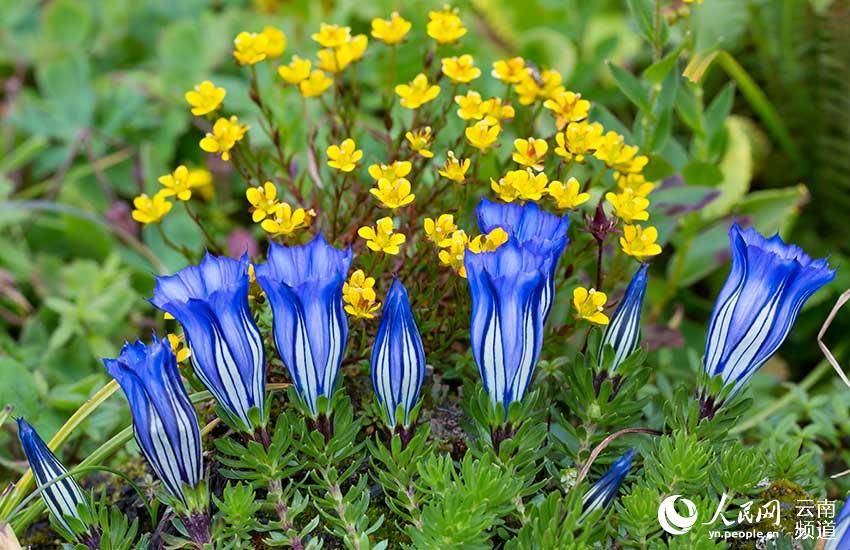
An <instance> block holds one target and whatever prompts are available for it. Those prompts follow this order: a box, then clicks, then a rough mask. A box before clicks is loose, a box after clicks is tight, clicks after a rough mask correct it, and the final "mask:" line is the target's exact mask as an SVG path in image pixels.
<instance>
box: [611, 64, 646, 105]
mask: <svg viewBox="0 0 850 550" xmlns="http://www.w3.org/2000/svg"><path fill="white" fill-rule="evenodd" d="M608 67H610V68H611V74H612V75H613V76H614V82H615V83H616V84H617V87H618V88H619V89H620V91H621V92H623V95H625V96H626V97H627V98H629V101H631V102H632V103H634V104H635V106H636V107H638V108H639V109H640V110H641V111H644V112H646V111H648V110H649V103H648V101H647V95H646V90H645V89H644V88H643V85H642V84H641V83H640V80H638V79H637V78H635V76H634V75H633V74H632V73H630V72H629V71H627V70H625V69H623V68H622V67H619V66H618V65H616V64H614V63H610V62H609V63H608Z"/></svg>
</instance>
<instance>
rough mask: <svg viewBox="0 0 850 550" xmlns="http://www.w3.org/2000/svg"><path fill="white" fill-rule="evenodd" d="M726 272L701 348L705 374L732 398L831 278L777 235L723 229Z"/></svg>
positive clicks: (822, 265)
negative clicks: (727, 245) (718, 379)
mask: <svg viewBox="0 0 850 550" xmlns="http://www.w3.org/2000/svg"><path fill="white" fill-rule="evenodd" d="M729 239H730V241H731V247H732V269H731V271H730V273H729V277H728V278H727V279H726V284H724V285H723V289H722V290H721V291H720V295H719V296H718V297H717V303H716V304H715V306H714V312H713V313H712V315H711V324H710V326H709V329H708V338H707V342H706V345H705V371H706V372H707V373H708V374H709V375H710V376H712V377H714V376H718V375H720V376H722V379H723V383H724V384H727V385H731V386H732V391H731V393H730V396H731V395H734V394H735V393H737V392H738V391H739V390H740V389H741V388H742V387H743V386H744V384H745V383H746V382H747V381H748V380H749V379H750V377H751V376H752V375H753V374H755V372H756V371H757V370H758V369H759V367H761V366H762V365H763V364H764V363H765V362H766V361H767V360H768V359H769V358H770V356H772V355H773V354H774V353H775V352H776V350H777V349H778V348H779V346H781V345H782V342H783V341H784V340H785V338H786V336H788V333H789V332H790V331H791V327H792V326H794V322H795V321H796V319H797V315H798V314H799V313H800V309H801V308H802V307H803V304H805V303H806V300H808V298H809V297H810V296H811V295H812V294H813V293H814V292H815V291H816V290H818V289H819V288H820V287H822V286H823V285H825V284H826V283H828V282H829V281H831V280H832V279H833V277H835V271H834V270H832V269H830V268H829V264H828V263H827V260H826V258H821V259H819V260H813V259H812V258H810V257H809V256H808V255H806V253H805V252H803V250H802V249H800V248H799V247H797V246H794V245H789V244H785V243H784V242H783V241H782V239H781V238H780V237H779V235H775V236H773V237H771V238H769V239H768V238H766V237H764V236H763V235H761V234H759V233H758V232H756V230H755V229H753V228H749V229H741V228H740V227H739V226H738V225H737V224H733V225H732V228H731V229H730V230H729Z"/></svg>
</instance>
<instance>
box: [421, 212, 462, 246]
mask: <svg viewBox="0 0 850 550" xmlns="http://www.w3.org/2000/svg"><path fill="white" fill-rule="evenodd" d="M424 226H425V236H426V238H427V239H428V240H429V241H431V242H432V243H435V244H437V245H439V244H440V243H442V242H443V241H445V240H446V239H447V238H448V236H449V235H451V234H452V233H453V232H455V231H457V226H456V225H455V218H454V216H452V215H451V214H440V216H439V217H437V219H436V220H435V219H432V218H425V223H424Z"/></svg>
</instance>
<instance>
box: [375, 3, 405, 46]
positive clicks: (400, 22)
mask: <svg viewBox="0 0 850 550" xmlns="http://www.w3.org/2000/svg"><path fill="white" fill-rule="evenodd" d="M411 27H412V25H411V24H410V21H408V20H406V19H405V18H403V17H401V16H400V15H399V14H398V12H397V11H394V12H393V13H392V14H391V15H390V18H389V19H381V18H379V17H376V18H375V19H372V37H373V38H377V39H378V40H380V41H381V42H383V43H384V44H387V45H389V46H394V45H396V44H398V43H400V42H401V41H402V40H404V37H405V36H407V33H408V32H410V28H411Z"/></svg>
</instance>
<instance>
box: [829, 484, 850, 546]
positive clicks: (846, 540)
mask: <svg viewBox="0 0 850 550" xmlns="http://www.w3.org/2000/svg"><path fill="white" fill-rule="evenodd" d="M823 550H850V497H847V500H845V501H844V506H842V507H841V511H840V512H838V515H837V516H836V517H835V531H834V532H833V536H832V538H831V539H828V540H827V541H826V544H825V545H824V547H823Z"/></svg>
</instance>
